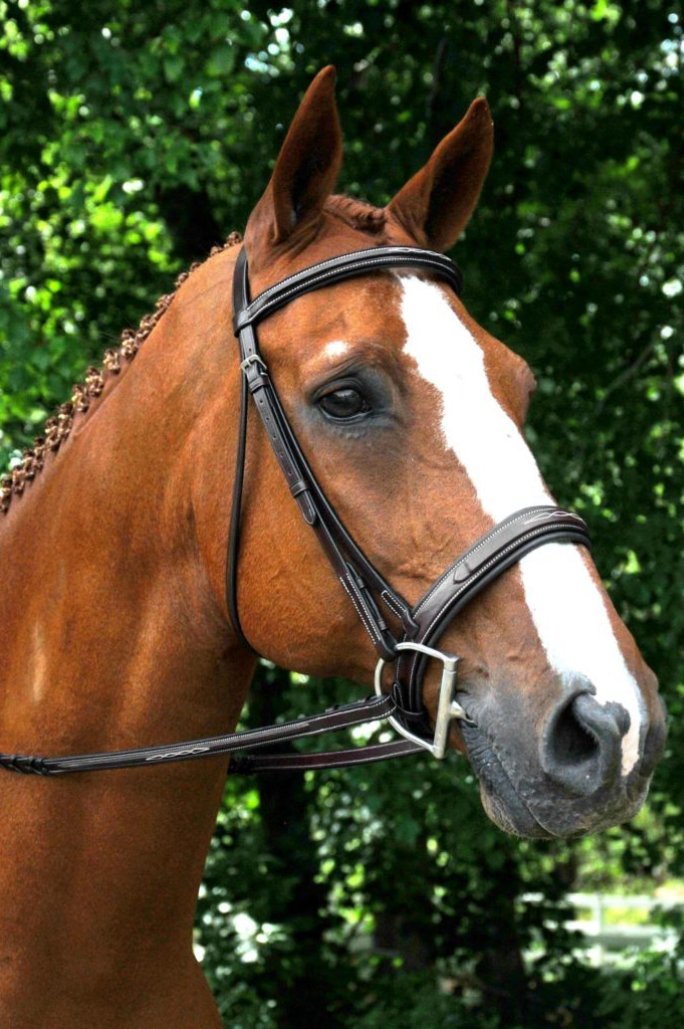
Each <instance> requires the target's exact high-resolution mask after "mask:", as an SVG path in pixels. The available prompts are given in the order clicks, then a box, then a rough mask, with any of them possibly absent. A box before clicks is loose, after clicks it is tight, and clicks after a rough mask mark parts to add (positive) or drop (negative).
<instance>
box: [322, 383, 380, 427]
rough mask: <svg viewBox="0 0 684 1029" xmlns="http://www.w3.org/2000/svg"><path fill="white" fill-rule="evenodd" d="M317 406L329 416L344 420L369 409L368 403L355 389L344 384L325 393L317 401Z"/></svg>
mask: <svg viewBox="0 0 684 1029" xmlns="http://www.w3.org/2000/svg"><path fill="white" fill-rule="evenodd" d="M318 405H319V407H320V408H321V409H322V410H323V412H324V414H327V415H328V417H329V418H337V419H339V420H344V419H347V418H356V417H358V416H359V415H362V414H365V413H366V412H367V411H370V404H369V403H368V401H367V400H366V398H365V397H364V396H363V394H362V393H359V391H358V390H357V389H354V388H353V387H352V386H344V387H342V388H340V389H336V390H333V391H332V393H326V394H325V396H322V397H321V399H320V400H319V401H318Z"/></svg>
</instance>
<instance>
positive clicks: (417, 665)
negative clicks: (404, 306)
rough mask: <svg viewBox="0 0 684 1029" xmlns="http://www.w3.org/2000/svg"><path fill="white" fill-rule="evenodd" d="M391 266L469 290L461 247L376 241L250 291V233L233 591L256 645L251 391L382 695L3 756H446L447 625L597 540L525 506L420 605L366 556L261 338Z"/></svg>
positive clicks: (236, 286) (106, 760) (236, 309)
mask: <svg viewBox="0 0 684 1029" xmlns="http://www.w3.org/2000/svg"><path fill="white" fill-rule="evenodd" d="M387 268H390V269H397V268H415V269H419V270H421V271H424V272H428V273H430V274H432V275H433V276H434V277H436V278H438V279H440V280H442V281H444V282H446V283H448V284H449V285H450V286H451V287H452V288H453V289H454V291H455V292H456V293H457V294H458V293H460V290H461V286H462V278H461V273H460V271H459V269H458V268H457V267H456V265H455V264H454V263H453V262H452V261H451V260H450V259H449V258H447V257H444V256H443V255H442V254H437V253H434V252H433V251H430V250H423V249H421V248H419V247H406V246H387V247H375V248H372V249H369V250H358V251H354V252H353V253H349V254H342V255H341V256H339V257H333V258H330V259H329V260H326V261H321V262H319V263H318V264H315V265H311V266H309V267H308V268H304V269H303V270H302V271H300V272H297V273H296V274H294V275H291V276H289V277H288V278H286V279H283V280H282V281H280V282H278V283H276V284H275V285H273V286H270V287H269V288H268V289H266V290H264V291H263V292H262V293H260V294H259V295H258V296H257V297H256V298H255V299H254V300H252V301H250V296H249V272H248V264H247V252H246V248H245V247H244V245H243V247H242V250H241V252H240V254H239V256H238V259H237V263H236V266H235V274H234V279H233V318H234V328H235V334H236V336H237V338H238V341H239V347H240V368H241V370H242V373H243V374H242V386H241V404H240V422H239V431H238V448H237V461H236V471H235V482H234V487H233V504H232V511H231V522H230V532H229V544H228V558H227V562H226V569H227V570H226V594H227V602H228V610H229V613H230V618H231V621H232V623H233V627H234V629H235V632H236V633H237V635H238V637H239V638H240V639H241V640H242V641H243V643H244V644H245V645H246V646H249V642H248V640H247V639H246V637H245V635H244V633H243V630H242V626H241V623H240V617H239V612H238V604H237V575H238V557H239V542H240V520H241V508H242V492H243V483H244V473H245V452H246V439H247V423H248V422H247V419H248V408H249V396H250V395H251V397H252V398H253V400H254V404H255V406H256V409H257V411H258V413H259V415H260V417H261V420H262V422H263V425H264V428H265V430H266V434H267V437H268V440H269V442H270V444H271V447H272V448H273V451H274V453H275V456H276V458H277V460H278V464H279V465H280V468H281V470H282V472H283V475H284V476H285V479H286V481H287V484H288V486H289V488H290V492H291V493H292V496H293V497H294V499H295V501H296V502H297V504H298V506H299V509H300V511H301V514H302V516H303V518H304V520H305V522H306V523H307V524H308V525H310V526H311V528H312V529H313V531H314V532H315V533H316V535H317V537H318V539H319V541H320V543H321V546H322V548H323V551H324V553H325V555H326V556H327V558H328V560H329V561H330V563H331V565H332V567H333V569H334V570H335V573H336V575H337V577H338V578H339V580H340V582H341V584H342V586H343V588H344V590H345V592H346V593H347V595H348V596H349V598H350V600H351V602H352V604H353V605H354V607H355V609H356V612H357V614H358V616H359V618H360V620H361V622H362V624H363V626H364V628H365V630H366V632H367V634H368V636H369V637H370V639H371V641H372V643H373V646H374V647H375V649H376V651H377V654H378V664H377V668H376V674H375V695H374V696H370V697H367V698H365V699H364V700H359V701H354V702H352V703H350V704H346V705H342V706H339V707H336V708H332V709H330V710H328V711H326V712H323V713H322V714H319V715H314V716H312V717H308V718H299V719H295V720H293V721H291V722H286V723H283V724H279V725H273V726H266V727H264V728H261V729H253V730H247V731H245V732H239V733H227V734H224V735H220V736H212V737H207V738H203V739H198V740H191V741H189V742H183V743H177V744H170V745H165V746H157V747H141V748H136V749H132V750H119V751H109V752H103V753H97V754H86V755H74V756H70V757H34V756H31V755H26V754H20V755H17V754H0V767H3V768H6V769H9V770H12V771H17V772H24V773H30V774H37V775H60V774H65V773H68V772H84V771H101V770H106V769H114V768H131V767H141V766H149V765H153V764H164V763H168V762H172V761H181V760H188V759H191V758H199V757H210V756H216V755H219V754H229V753H230V754H233V753H236V752H237V754H236V756H235V757H234V758H233V759H232V761H231V766H230V770H231V771H232V772H257V771H272V770H292V769H310V768H330V767H342V766H347V765H352V764H360V763H365V762H368V761H378V760H383V759H385V758H388V757H399V756H402V755H406V754H414V753H417V752H419V751H421V750H428V751H429V752H430V753H432V754H433V755H434V756H435V757H437V758H441V757H443V756H444V754H445V751H446V745H447V739H448V734H449V725H450V722H451V721H452V720H453V719H466V720H468V716H467V713H466V712H465V710H464V709H463V708H462V707H461V705H460V704H459V703H458V701H456V700H455V697H454V693H455V688H456V680H457V664H458V658H457V657H456V656H454V655H451V654H447V653H444V652H443V651H440V650H439V649H437V647H436V646H435V644H436V643H437V641H438V640H439V638H440V636H441V635H442V633H443V632H444V630H445V628H446V627H447V626H448V625H449V624H450V623H451V622H452V621H453V620H454V618H455V617H456V616H457V615H458V613H459V612H460V611H461V610H462V609H463V608H464V607H465V606H466V604H468V603H470V601H471V600H472V599H473V598H474V597H475V596H477V594H478V593H479V592H480V591H481V590H482V589H484V588H485V586H487V585H488V584H489V583H490V582H491V581H492V580H493V579H495V578H498V576H500V575H501V574H502V573H503V572H504V571H506V569H508V568H510V566H511V565H513V564H515V563H516V562H517V561H519V560H520V559H521V558H522V557H523V556H524V555H525V554H527V553H529V552H530V551H531V550H534V549H535V548H536V547H539V546H541V545H542V544H544V543H550V542H569V543H579V544H583V545H584V546H589V545H590V540H589V534H588V530H587V527H586V525H585V523H584V521H583V520H582V519H581V518H579V517H578V516H577V515H575V514H573V513H572V512H570V511H565V510H563V509H562V508H559V507H556V506H552V505H543V506H537V507H528V508H524V509H523V510H521V511H517V512H516V513H515V514H512V515H511V516H510V517H509V518H506V519H505V520H504V521H502V522H499V523H498V524H497V525H496V526H494V528H493V529H491V530H490V531H489V532H488V533H486V534H485V535H484V536H482V537H481V538H480V539H479V540H477V542H475V543H474V544H473V546H472V547H470V549H469V550H467V551H466V552H465V553H464V554H461V555H460V556H459V557H458V558H457V559H456V560H455V561H454V562H453V564H451V565H449V567H448V568H447V569H446V570H445V571H444V572H443V573H442V575H441V576H440V577H439V578H438V579H437V580H436V581H435V582H434V583H433V585H432V586H431V587H430V589H429V590H428V591H427V593H426V594H425V595H424V596H423V597H422V599H421V600H419V601H418V603H417V604H415V605H414V606H411V605H410V604H409V603H408V602H407V601H406V600H405V599H404V598H403V597H402V596H401V595H400V594H399V593H397V591H396V590H395V589H393V587H392V586H391V585H390V584H389V583H388V582H387V580H386V579H385V578H384V577H383V576H382V575H381V574H380V572H379V571H378V570H377V568H375V566H374V565H373V564H372V563H371V562H370V561H369V559H368V558H367V557H366V556H365V554H364V553H363V551H362V550H361V548H360V547H359V546H358V544H357V543H356V542H355V541H354V539H353V537H352V536H351V535H350V534H349V532H348V531H347V529H346V528H345V526H344V525H343V524H342V522H341V521H340V519H339V517H338V516H337V514H336V512H335V510H334V508H333V507H332V505H331V504H330V503H329V501H328V500H327V499H326V496H325V493H324V492H323V490H322V488H321V486H320V485H319V483H318V482H317V480H316V477H315V475H314V473H313V471H312V469H311V466H310V465H309V462H308V461H307V459H306V457H305V455H304V453H303V451H302V449H301V447H300V446H299V443H298V441H297V438H296V436H295V433H294V431H293V429H292V426H291V425H290V422H289V420H288V418H287V415H286V414H285V411H284V409H283V407H282V405H281V403H280V400H279V398H278V394H277V392H276V389H275V387H274V384H273V382H272V380H271V377H270V375H269V371H268V367H267V365H266V362H265V360H264V358H263V356H262V354H261V352H260V350H259V345H258V340H257V334H256V326H257V324H258V323H259V322H260V321H263V320H264V319H265V318H267V317H268V316H269V315H271V314H272V313H273V312H274V311H277V310H279V309H280V308H282V307H284V306H285V305H286V304H289V303H291V302H292V301H293V300H295V299H297V297H300V296H302V295H303V294H304V293H308V292H311V291H312V290H317V289H322V288H323V287H325V286H329V285H332V284H334V283H337V282H341V281H343V280H345V279H350V278H356V277H359V276H361V275H366V274H371V273H373V272H377V271H381V270H383V269H387ZM383 611H384V612H385V614H383V613H382V612H383ZM388 623H389V624H388ZM390 624H391V625H393V626H400V631H399V630H398V629H393V628H391V627H390ZM430 659H435V660H438V661H440V662H441V664H442V680H441V685H440V690H439V700H438V708H437V715H436V718H435V726H434V729H433V728H432V727H431V725H430V721H429V719H428V716H427V712H426V711H425V708H424V705H423V701H422V686H423V679H424V675H425V669H426V665H427V662H428V660H430ZM390 664H393V665H394V675H393V681H392V685H391V688H390V690H389V692H385V691H384V685H383V672H384V669H385V667H386V666H387V665H390ZM376 719H386V720H388V721H389V722H390V724H391V725H392V726H393V727H394V728H395V729H396V731H397V733H398V734H399V737H400V738H399V739H398V740H394V741H392V742H389V743H381V744H374V745H367V746H364V747H352V748H349V749H347V750H337V751H332V752H323V753H315V754H300V753H297V752H291V753H286V754H263V755H252V754H245V753H242V752H243V751H244V750H245V749H246V748H260V747H263V746H267V745H269V744H274V743H282V742H284V741H288V740H294V739H298V738H301V737H304V736H311V735H319V734H321V733H327V732H332V731H334V730H337V729H341V728H345V727H349V726H353V725H360V724H363V723H365V722H370V721H374V720H376Z"/></svg>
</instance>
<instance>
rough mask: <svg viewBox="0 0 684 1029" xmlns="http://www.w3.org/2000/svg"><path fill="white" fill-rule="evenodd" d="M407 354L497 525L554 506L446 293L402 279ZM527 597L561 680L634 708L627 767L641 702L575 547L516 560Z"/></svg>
mask: <svg viewBox="0 0 684 1029" xmlns="http://www.w3.org/2000/svg"><path fill="white" fill-rule="evenodd" d="M399 281H400V283H401V287H402V304H401V310H402V316H403V319H404V323H405V325H406V333H407V338H406V344H405V347H404V350H405V353H407V354H408V355H409V356H410V357H412V358H413V359H414V361H415V362H416V364H417V366H418V372H419V374H420V375H421V376H422V377H423V378H424V379H425V380H426V381H427V382H429V383H431V384H432V385H433V386H435V387H436V388H437V389H438V390H439V392H440V394H441V396H442V423H441V427H442V433H443V436H444V442H445V444H446V446H447V447H448V448H450V449H451V450H452V451H453V452H454V454H455V455H456V457H457V458H458V460H459V462H460V463H461V465H462V466H463V468H464V469H465V471H466V473H467V475H468V477H469V479H470V480H471V482H472V484H473V488H474V490H475V492H476V493H477V496H478V499H479V501H480V503H481V505H482V508H483V510H484V511H485V513H486V514H487V515H489V517H490V518H491V519H492V520H493V521H494V522H499V521H501V520H502V519H504V518H506V517H508V515H511V514H513V513H514V512H515V511H517V510H518V509H519V508H522V507H530V506H532V505H535V504H548V503H553V501H552V498H551V497H550V495H549V493H548V491H547V489H546V487H545V486H544V483H543V482H542V478H541V475H540V473H539V469H538V468H537V464H536V462H535V460H534V457H533V456H532V453H531V452H530V450H529V447H528V446H527V444H526V442H525V440H524V439H523V437H522V435H521V434H520V432H519V430H518V428H517V426H516V425H515V423H514V422H513V421H512V420H511V418H510V417H509V416H508V415H507V414H506V412H505V411H504V410H503V408H502V407H501V405H500V404H499V403H498V401H497V400H496V398H495V396H494V394H493V393H492V390H491V388H490V385H489V380H488V378H487V372H486V369H485V362H484V353H483V351H482V348H481V347H480V346H479V345H478V343H477V341H476V340H475V338H474V337H473V336H472V334H471V333H470V332H469V331H468V329H467V328H466V326H465V325H464V324H463V323H462V322H461V320H460V319H459V318H458V317H457V316H456V314H455V313H454V311H453V310H452V309H451V307H450V306H449V304H448V302H447V300H446V298H445V297H444V295H443V294H442V292H441V291H440V289H439V288H438V287H436V286H434V285H432V284H430V283H426V282H423V281H422V280H420V279H418V278H415V277H413V276H411V277H407V278H401V279H400V280H399ZM519 567H520V571H521V574H522V582H523V588H524V592H525V599H526V601H527V605H528V607H529V610H530V614H531V616H532V619H533V622H534V625H535V628H536V630H537V633H538V635H539V639H540V641H541V644H542V646H543V648H544V651H545V653H546V656H547V658H548V661H549V664H550V666H551V667H552V668H553V669H554V671H555V672H556V673H557V674H558V675H559V676H560V677H562V678H567V679H570V678H572V677H574V676H577V675H584V676H586V677H587V678H588V679H589V680H590V682H591V683H592V684H593V685H594V687H595V689H596V699H597V700H598V701H599V703H601V704H606V703H608V702H609V701H616V702H617V703H619V704H622V705H623V707H625V708H626V710H627V711H628V712H629V716H630V728H629V731H628V733H627V735H626V736H625V738H624V740H623V742H622V771H623V774H625V775H626V774H627V773H628V772H630V771H631V769H632V768H633V767H634V765H635V763H636V761H637V760H638V757H639V730H640V725H641V720H642V710H643V702H642V700H641V694H640V692H639V689H638V686H637V684H636V681H635V679H634V677H633V676H632V674H631V673H630V671H629V669H628V668H627V665H626V664H625V660H624V657H623V655H622V653H621V651H620V648H619V646H618V644H617V640H616V639H615V635H614V633H613V631H612V627H611V624H610V620H609V618H608V613H607V611H606V607H605V604H604V602H603V598H602V596H601V593H600V592H599V590H598V589H597V587H596V584H595V583H594V582H593V580H592V578H591V576H590V574H589V571H588V569H587V567H586V565H585V564H584V561H583V560H582V558H581V556H580V553H579V551H578V549H577V548H576V547H573V546H568V545H567V544H565V545H564V544H562V543H548V544H546V545H545V546H543V547H540V548H539V549H537V550H535V551H533V552H532V553H531V554H527V555H526V556H525V557H523V558H522V560H521V561H520V563H519Z"/></svg>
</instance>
